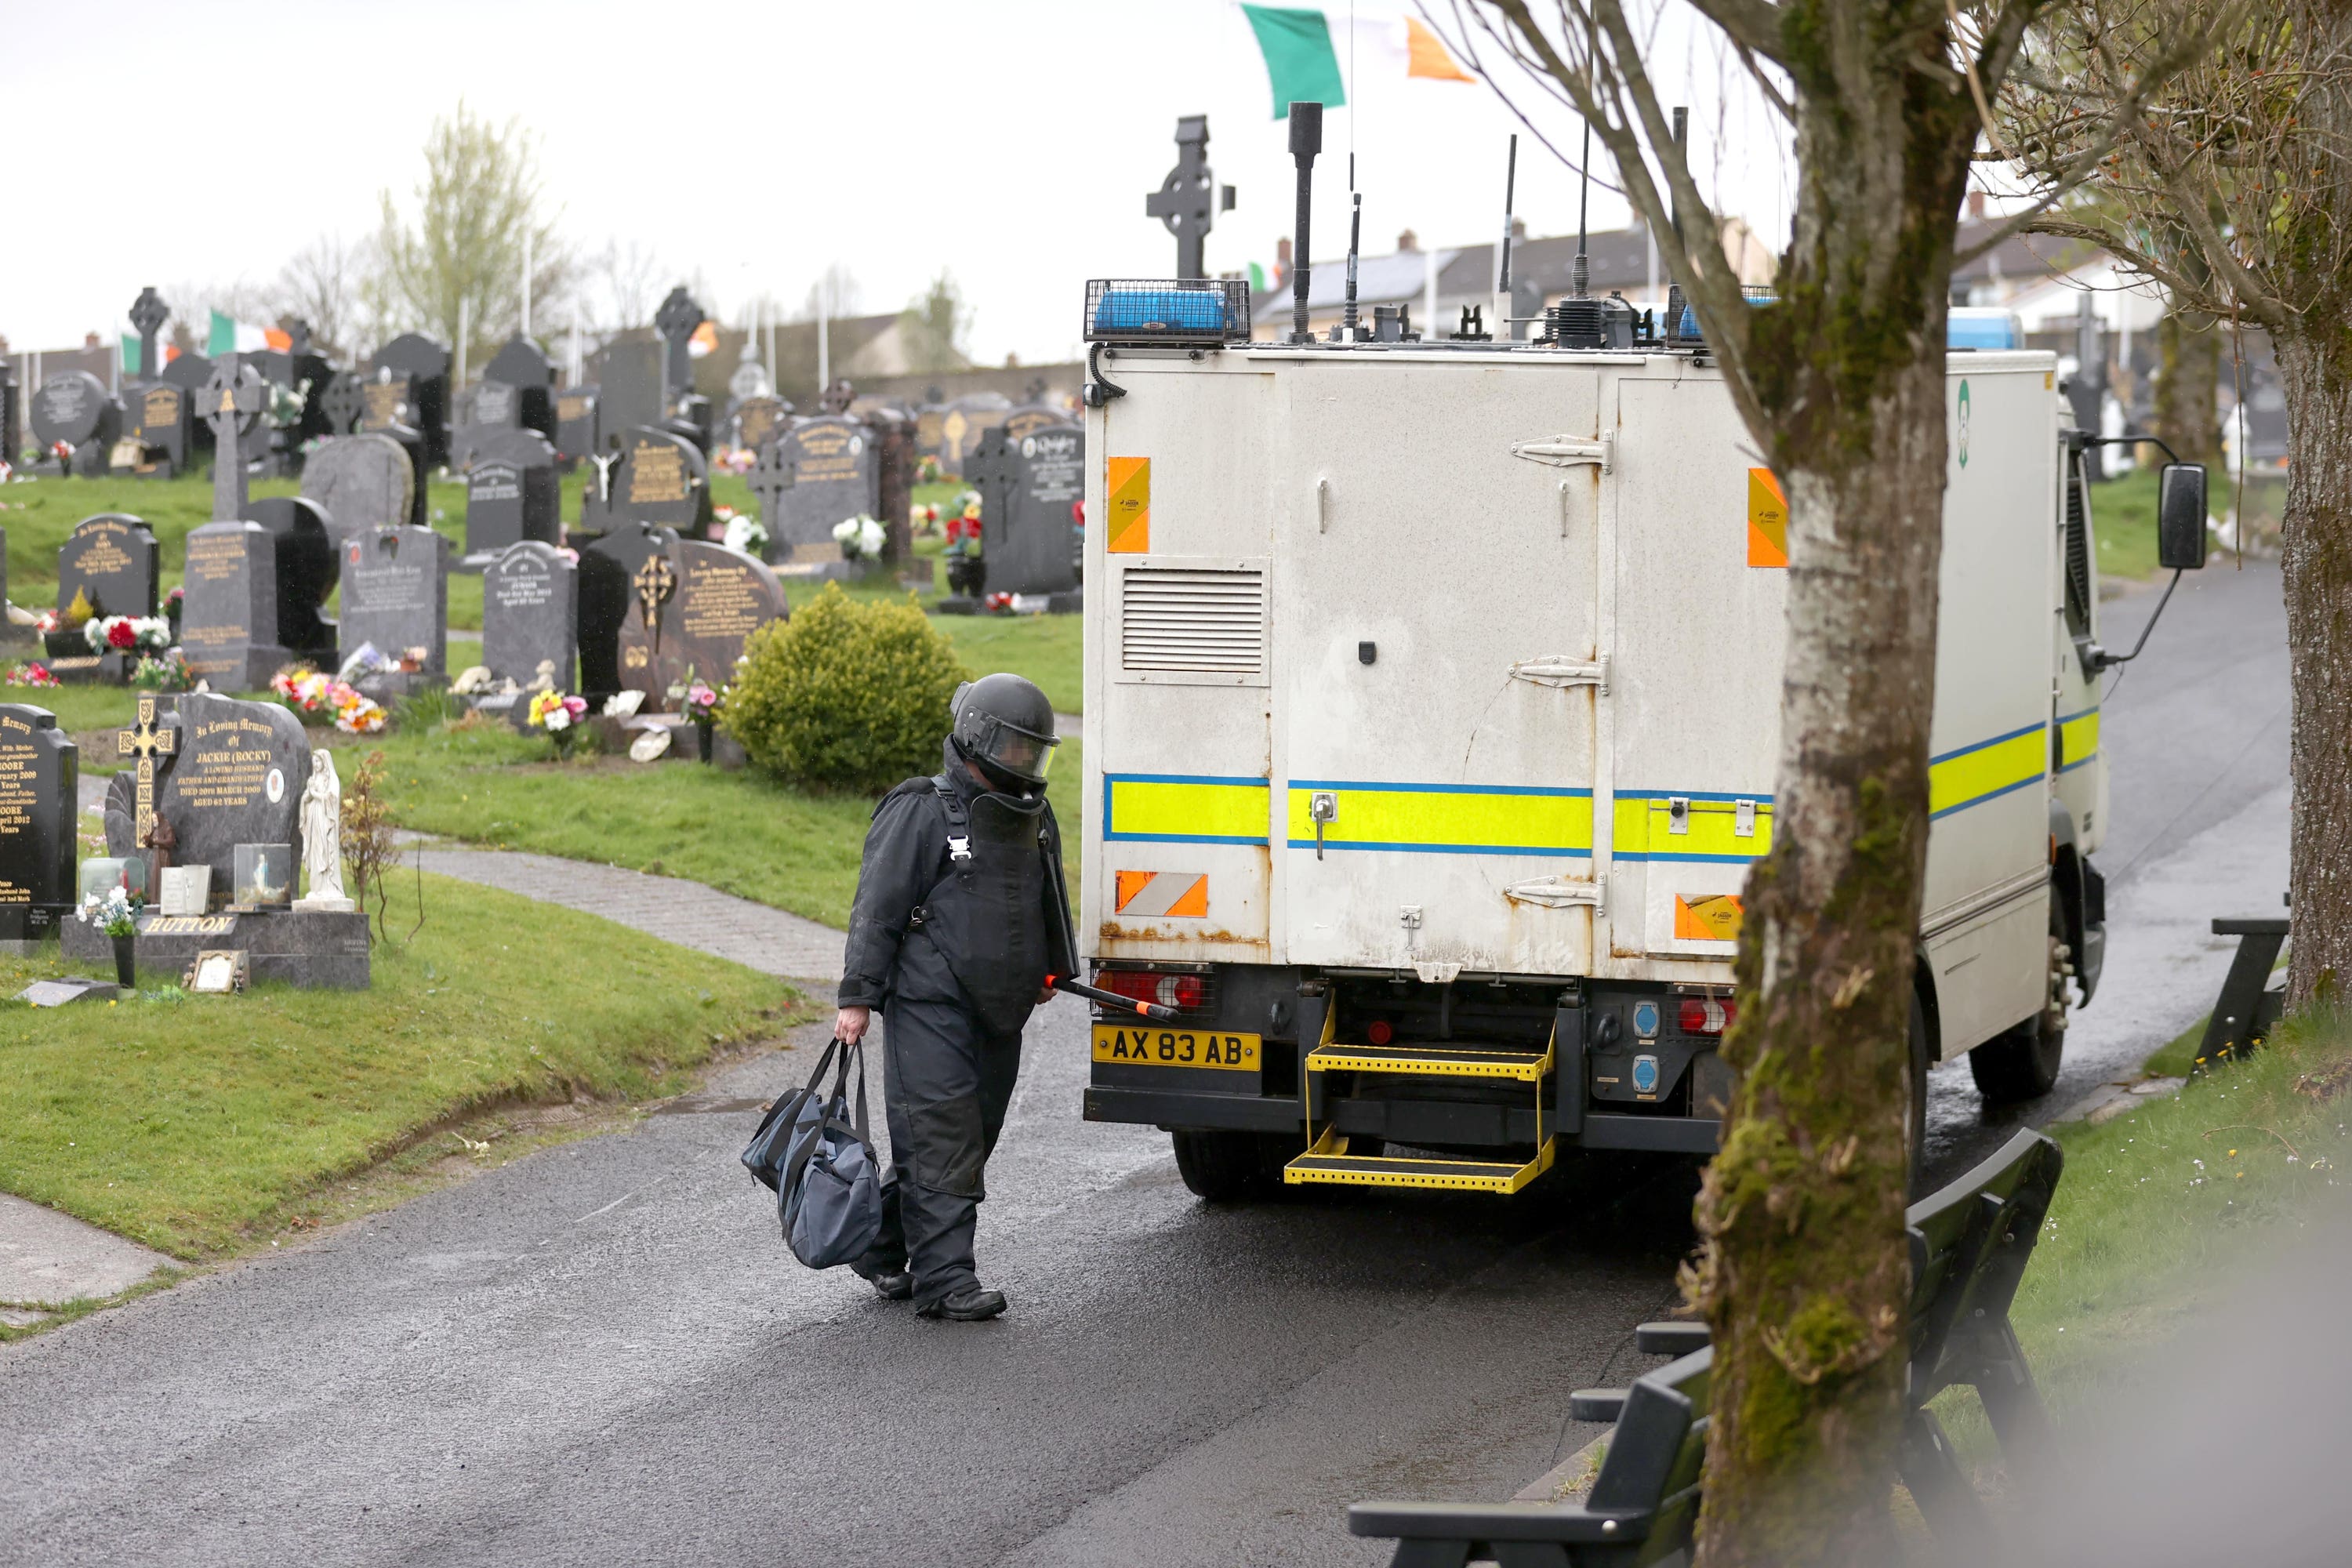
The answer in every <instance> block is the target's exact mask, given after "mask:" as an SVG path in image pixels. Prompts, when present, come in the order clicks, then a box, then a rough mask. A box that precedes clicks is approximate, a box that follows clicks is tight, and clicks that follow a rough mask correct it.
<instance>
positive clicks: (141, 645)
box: [81, 616, 172, 653]
mask: <svg viewBox="0 0 2352 1568" xmlns="http://www.w3.org/2000/svg"><path fill="white" fill-rule="evenodd" d="M81 635H82V640H83V641H85V642H87V643H89V650H90V652H92V653H162V652H163V650H164V649H165V648H167V647H171V646H172V623H171V622H169V621H167V620H165V619H164V618H163V616H91V617H90V618H89V620H86V621H84V622H83V623H82V626H81Z"/></svg>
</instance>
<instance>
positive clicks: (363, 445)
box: [302, 431, 422, 539]
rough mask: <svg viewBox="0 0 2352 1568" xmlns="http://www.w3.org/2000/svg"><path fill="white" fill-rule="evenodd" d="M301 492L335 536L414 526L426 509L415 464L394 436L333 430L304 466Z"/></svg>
mask: <svg viewBox="0 0 2352 1568" xmlns="http://www.w3.org/2000/svg"><path fill="white" fill-rule="evenodd" d="M302 493H303V495H305V496H306V497H308V498H309V499H310V500H313V501H316V502H317V503H318V504H319V506H320V508H321V509H322V510H324V511H325V512H326V514H327V527H328V528H329V529H330V530H331V531H332V532H333V534H334V536H335V537H336V538H337V539H341V538H342V537H343V536H345V535H347V534H351V533H354V532H358V531H363V530H367V529H373V528H396V527H402V526H414V525H415V524H416V522H417V521H418V520H417V513H418V512H419V511H420V510H422V509H421V508H420V507H419V506H418V504H417V503H418V501H419V500H421V499H422V498H421V497H420V496H419V494H418V491H417V486H416V468H415V463H414V462H413V461H412V460H411V459H410V457H409V453H408V448H407V447H404V446H403V445H402V444H401V443H400V441H399V440H398V439H397V438H396V437H392V436H387V435H384V434H383V433H381V432H373V431H369V432H362V433H361V434H359V435H357V436H330V437H327V438H326V439H325V440H324V441H321V442H320V443H319V445H318V447H317V448H316V449H314V450H313V451H312V452H311V454H310V461H309V462H308V463H306V464H304V465H303V468H302Z"/></svg>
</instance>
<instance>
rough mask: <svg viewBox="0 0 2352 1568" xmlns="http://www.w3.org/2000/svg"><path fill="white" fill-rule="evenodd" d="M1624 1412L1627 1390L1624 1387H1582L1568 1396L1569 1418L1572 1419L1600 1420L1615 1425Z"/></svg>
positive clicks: (1608, 1424)
mask: <svg viewBox="0 0 2352 1568" xmlns="http://www.w3.org/2000/svg"><path fill="white" fill-rule="evenodd" d="M1624 1413H1625V1391H1624V1390H1623V1389H1622V1388H1580V1389H1578V1390H1577V1391H1576V1392H1575V1393H1573V1394H1570V1395H1569V1396H1568V1418H1569V1419H1570V1420H1571V1421H1598V1422H1601V1423H1602V1424H1604V1425H1606V1426H1615V1425H1616V1424H1617V1417H1618V1416H1620V1415H1623V1414H1624Z"/></svg>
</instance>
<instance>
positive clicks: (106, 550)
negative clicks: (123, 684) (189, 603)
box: [58, 511, 163, 651]
mask: <svg viewBox="0 0 2352 1568" xmlns="http://www.w3.org/2000/svg"><path fill="white" fill-rule="evenodd" d="M162 566H163V552H162V550H161V549H159V548H158V547H157V545H156V543H155V536H154V535H153V534H152V533H151V532H149V531H148V530H147V525H146V524H145V523H144V522H142V521H140V520H139V519H138V518H135V517H133V516H131V514H130V513H128V512H120V511H106V512H100V513H99V514H98V515H97V516H96V517H86V518H84V519H82V520H81V521H79V522H78V523H76V524H75V525H74V531H72V532H71V533H69V534H68V535H67V536H66V542H65V543H64V544H62V545H60V546H59V547H58V614H59V615H60V616H62V615H64V614H65V612H66V611H68V609H70V608H72V607H73V603H74V600H75V599H76V598H83V599H86V600H88V601H89V608H90V613H91V614H93V615H99V616H152V615H154V614H155V605H156V602H157V601H156V593H157V587H156V584H157V580H158V578H159V577H160V575H161V572H162ZM60 631H61V632H63V633H70V634H71V636H72V637H73V638H74V640H75V641H77V642H79V641H80V638H81V633H80V631H79V629H78V628H73V627H61V628H60ZM77 651H79V650H77Z"/></svg>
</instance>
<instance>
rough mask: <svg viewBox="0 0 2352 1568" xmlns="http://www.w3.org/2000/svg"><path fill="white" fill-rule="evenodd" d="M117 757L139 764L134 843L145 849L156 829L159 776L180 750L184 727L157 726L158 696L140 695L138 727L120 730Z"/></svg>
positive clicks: (134, 799) (175, 722) (116, 744)
mask: <svg viewBox="0 0 2352 1568" xmlns="http://www.w3.org/2000/svg"><path fill="white" fill-rule="evenodd" d="M114 745H115V754H116V755H117V756H119V757H123V758H136V759H137V760H138V764H139V765H138V773H137V775H136V784H137V789H136V792H135V793H134V795H133V796H132V799H133V801H134V802H135V803H136V805H137V808H138V810H137V816H136V818H135V822H134V827H135V831H134V832H133V834H132V836H131V842H132V843H134V844H136V845H138V846H140V847H142V848H144V847H146V844H147V840H148V837H149V835H150V834H152V832H153V831H154V827H155V775H156V773H157V772H158V771H159V770H160V769H161V768H162V767H163V766H167V765H169V763H170V760H171V759H172V758H173V756H174V755H176V754H177V753H178V752H179V749H180V727H179V722H178V721H176V720H174V721H172V722H171V724H170V725H169V726H168V727H167V726H164V725H160V724H158V723H156V722H155V694H154V693H153V692H152V691H142V692H141V693H140V694H139V719H138V723H137V727H136V728H133V729H129V730H118V731H115V735H114Z"/></svg>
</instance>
